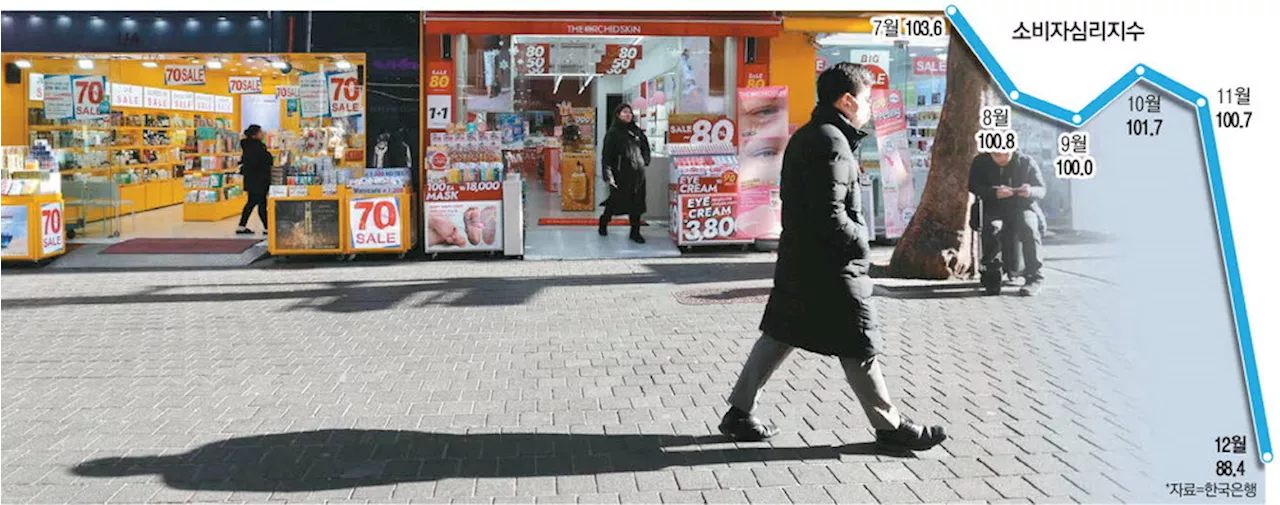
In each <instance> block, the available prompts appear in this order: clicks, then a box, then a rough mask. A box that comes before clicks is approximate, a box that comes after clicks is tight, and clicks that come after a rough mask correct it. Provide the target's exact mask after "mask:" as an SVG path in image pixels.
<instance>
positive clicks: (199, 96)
mask: <svg viewBox="0 0 1280 505" xmlns="http://www.w3.org/2000/svg"><path fill="white" fill-rule="evenodd" d="M215 105H216V101H215V100H214V99H213V95H206V94H204V93H195V110H196V111H197V112H213V111H214V106H215Z"/></svg>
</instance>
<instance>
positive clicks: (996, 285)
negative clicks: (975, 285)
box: [982, 270, 1004, 296]
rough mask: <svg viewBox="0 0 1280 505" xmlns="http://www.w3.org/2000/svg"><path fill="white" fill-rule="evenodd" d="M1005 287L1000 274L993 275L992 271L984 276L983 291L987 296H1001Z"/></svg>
mask: <svg viewBox="0 0 1280 505" xmlns="http://www.w3.org/2000/svg"><path fill="white" fill-rule="evenodd" d="M1003 286H1004V280H1003V279H1001V278H1000V274H992V273H991V271H990V270H988V271H987V272H984V273H983V274H982V290H983V292H984V293H986V294H987V296H995V295H998V294H1000V289H1001V288H1002V287H1003Z"/></svg>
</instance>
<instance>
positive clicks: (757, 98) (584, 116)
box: [422, 12, 812, 259]
mask: <svg viewBox="0 0 1280 505" xmlns="http://www.w3.org/2000/svg"><path fill="white" fill-rule="evenodd" d="M424 22H425V27H424V33H425V36H424V47H423V60H424V61H423V78H422V82H423V84H424V92H425V96H424V101H423V102H424V107H425V112H424V115H425V119H424V122H425V129H424V130H425V131H426V132H427V138H426V139H424V145H425V146H428V147H426V160H425V163H424V170H425V173H424V174H423V177H422V180H423V181H424V183H425V185H426V187H424V188H423V195H424V200H425V202H424V213H425V214H424V215H425V219H424V221H426V223H425V224H426V229H425V232H426V244H427V251H428V252H429V253H433V252H449V251H459V250H501V249H504V248H505V249H510V247H509V246H510V245H511V244H510V242H512V241H520V242H521V244H520V247H519V249H520V250H523V252H524V255H525V256H526V257H530V258H555V259H570V258H574V259H577V258H583V259H585V258H625V257H654V256H668V255H678V254H680V250H679V249H678V247H684V246H691V245H696V244H694V243H709V242H713V241H721V242H725V243H734V244H745V243H751V242H752V241H753V240H754V238H753V237H748V236H747V235H746V234H745V233H741V232H739V229H741V228H742V226H740V225H738V224H737V222H736V221H735V220H734V217H736V213H737V212H738V205H739V200H740V197H739V195H738V192H739V187H740V186H743V184H740V182H745V181H740V179H739V172H740V171H742V170H745V168H743V167H739V160H738V155H739V147H740V144H742V141H744V140H745V139H751V140H755V139H757V138H763V137H765V136H766V135H756V133H757V132H763V131H765V130H768V129H769V128H768V126H769V125H770V124H772V123H770V121H771V120H777V121H774V122H777V123H778V124H777V125H775V126H778V128H774V129H775V130H777V131H776V132H773V133H774V134H776V135H773V136H772V137H775V138H772V139H771V141H772V142H774V143H777V142H776V141H777V138H776V137H781V138H782V139H783V142H785V136H786V134H787V131H786V122H785V96H786V95H785V90H776V89H764V88H766V87H767V80H768V76H767V74H768V66H767V60H768V55H767V53H768V51H767V44H768V39H769V38H771V37H773V36H775V35H777V34H778V33H779V32H780V29H781V20H780V19H779V18H777V17H776V16H773V15H772V14H749V13H733V14H729V13H681V14H680V15H661V14H653V13H647V14H636V13H618V12H612V13H582V12H576V13H447V12H427V13H426V14H425V16H424ZM749 75H753V76H754V77H749ZM748 81H749V82H750V84H751V85H753V86H755V87H759V88H762V89H764V90H763V91H760V90H757V91H754V92H751V93H747V94H746V95H743V94H742V91H743V90H741V89H740V88H744V87H745V86H744V85H745V84H747V83H748ZM810 85H812V83H810ZM744 96H745V97H746V101H745V102H744V100H743V97H744ZM779 100H781V102H780V101H779ZM622 104H628V105H630V106H631V109H632V111H633V113H634V115H635V118H636V121H637V123H638V124H639V125H640V126H641V128H642V129H643V131H644V133H645V136H646V137H647V139H648V142H649V148H650V152H651V153H652V156H651V160H652V161H651V164H650V165H649V167H648V170H647V172H646V177H647V184H646V193H647V199H646V202H645V203H646V205H645V207H646V208H647V212H646V213H645V214H644V219H643V220H644V222H645V226H643V227H642V235H643V237H644V238H645V239H646V240H645V241H644V243H637V242H635V241H632V240H629V237H628V231H629V230H628V224H629V223H628V219H627V217H626V216H617V217H615V218H614V220H613V221H612V223H611V226H610V227H609V230H610V231H609V234H608V236H606V237H601V236H599V235H598V232H597V225H598V223H599V217H600V215H601V213H602V210H603V209H602V207H601V206H600V203H601V202H602V201H604V200H605V198H607V197H608V187H607V186H606V185H605V182H604V180H603V178H602V177H601V175H600V171H601V170H602V167H603V161H604V160H603V159H602V151H603V141H604V137H605V135H606V134H607V132H608V130H609V127H610V125H611V123H612V122H613V121H614V120H615V118H614V117H613V111H615V110H617V109H618V107H619V106H620V105H622ZM744 104H745V105H747V106H749V107H752V108H751V109H750V110H749V111H748V114H747V115H746V116H744V115H743V109H742V107H743V106H744ZM752 125H754V126H752ZM744 129H745V130H749V131H744ZM765 154H766V155H769V153H768V152H766V153H765ZM772 158H777V161H780V150H775V152H774V153H773V155H772ZM770 160H771V158H770V157H769V156H766V157H765V160H764V161H765V162H766V163H767V162H769V161H770ZM765 178H767V177H765ZM512 180H516V181H519V182H520V184H519V185H518V186H514V187H520V186H522V187H523V191H522V192H521V194H520V195H514V197H512V196H513V195H505V194H504V190H503V189H500V188H502V187H512V186H509V185H508V184H507V183H508V182H509V181H512ZM682 182H683V184H682ZM682 187H683V188H684V189H683V190H682V189H681V188H682ZM763 194H764V198H763V202H764V205H765V206H767V205H768V203H769V195H768V190H765V192H764V193H763ZM686 197H687V198H688V199H695V198H696V200H697V201H696V202H689V201H685V202H684V205H685V206H684V207H682V200H681V199H682V198H686ZM522 200H523V201H522ZM513 205H518V206H520V207H521V208H520V209H519V210H520V211H521V212H519V214H520V215H522V216H523V217H522V218H520V219H521V221H522V222H523V226H504V222H503V221H504V220H506V219H510V218H508V217H506V216H512V215H515V214H513V213H512V212H511V211H512V210H513V209H510V208H508V207H510V206H513ZM690 205H691V206H692V207H693V210H692V211H691V213H690V212H685V210H688V208H689V206H690ZM765 213H766V214H767V213H768V210H767V209H766V212H765ZM724 216H729V217H730V219H728V220H724V219H720V218H722V217H724ZM708 217H715V218H716V219H713V220H712V221H711V222H707V221H706V218H708ZM682 218H684V219H683V220H682ZM693 221H697V222H696V223H694V222H693ZM726 221H727V222H726ZM766 226H767V223H766ZM694 228H696V230H695V231H696V234H695V233H694V232H691V231H689V230H692V229H694ZM496 230H501V231H502V232H501V233H495V231H496ZM725 232H727V233H725ZM695 235H696V240H690V238H694V237H695Z"/></svg>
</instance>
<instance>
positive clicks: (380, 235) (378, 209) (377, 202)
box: [347, 196, 404, 249]
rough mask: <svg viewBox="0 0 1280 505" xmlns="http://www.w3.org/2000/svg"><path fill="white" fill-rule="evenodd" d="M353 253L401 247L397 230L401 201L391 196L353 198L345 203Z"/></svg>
mask: <svg viewBox="0 0 1280 505" xmlns="http://www.w3.org/2000/svg"><path fill="white" fill-rule="evenodd" d="M348 205H350V207H349V208H348V209H347V215H348V216H350V217H349V218H348V219H349V221H350V222H349V223H348V226H349V227H350V229H351V248H352V249H399V248H401V247H404V237H403V234H402V233H401V229H400V228H401V227H400V199H399V198H397V197H394V196H380V197H374V198H353V199H351V201H350V202H348Z"/></svg>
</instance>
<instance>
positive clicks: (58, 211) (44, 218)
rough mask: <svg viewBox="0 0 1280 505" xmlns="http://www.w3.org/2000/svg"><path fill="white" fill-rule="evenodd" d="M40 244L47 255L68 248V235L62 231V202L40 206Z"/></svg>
mask: <svg viewBox="0 0 1280 505" xmlns="http://www.w3.org/2000/svg"><path fill="white" fill-rule="evenodd" d="M40 243H41V247H42V248H43V251H44V254H45V255H49V254H52V253H55V252H58V251H61V250H62V249H63V248H65V247H66V246H67V241H66V234H65V233H63V229H62V202H53V203H46V204H44V205H41V206H40Z"/></svg>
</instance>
